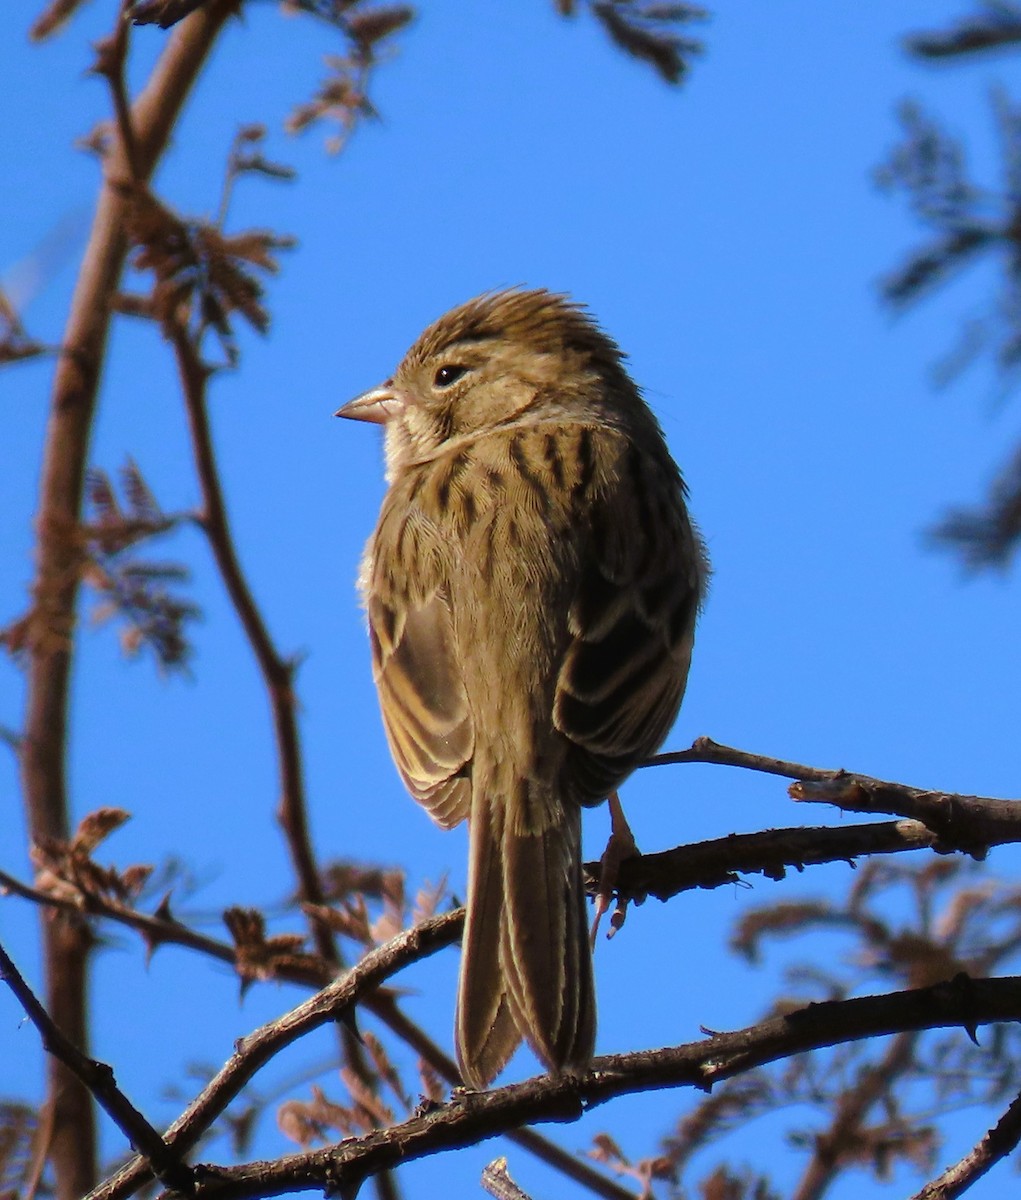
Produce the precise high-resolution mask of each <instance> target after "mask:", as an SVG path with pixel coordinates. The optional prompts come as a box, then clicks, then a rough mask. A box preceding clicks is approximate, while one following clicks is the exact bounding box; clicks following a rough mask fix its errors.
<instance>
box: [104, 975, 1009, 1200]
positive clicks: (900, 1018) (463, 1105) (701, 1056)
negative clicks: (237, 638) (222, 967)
mask: <svg viewBox="0 0 1021 1200" xmlns="http://www.w3.org/2000/svg"><path fill="white" fill-rule="evenodd" d="M356 970H357V968H356ZM339 986H342V985H339ZM322 995H325V993H323V994H322ZM318 999H319V998H314V999H313V1000H312V1001H309V1002H308V1003H307V1004H306V1005H304V1006H302V1008H301V1009H298V1010H295V1013H294V1014H289V1015H288V1016H287V1017H285V1018H283V1019H282V1021H281V1022H275V1023H274V1024H273V1026H266V1027H264V1029H263V1030H259V1031H257V1032H256V1033H255V1034H253V1035H252V1038H250V1039H247V1040H246V1041H245V1042H243V1043H242V1046H241V1049H240V1050H239V1052H238V1054H237V1055H235V1059H237V1058H239V1057H242V1056H244V1057H247V1056H248V1054H249V1053H250V1051H249V1046H250V1045H251V1044H253V1042H259V1041H260V1040H261V1039H263V1038H270V1037H278V1036H280V1034H279V1032H278V1031H279V1030H281V1029H283V1028H285V1027H286V1028H287V1029H288V1030H289V1032H290V1031H294V1028H295V1025H296V1024H299V1023H303V1022H306V1021H308V1020H309V1019H310V1018H309V1017H308V1016H306V1015H302V1016H300V1017H299V1016H297V1015H296V1014H299V1013H307V1012H308V1011H309V1007H310V1006H313V1005H315V1004H316V1002H317V1000H318ZM319 1015H321V1014H319ZM1019 1017H1021V978H1017V977H1009V978H1002V979H984V980H972V979H970V978H968V977H967V976H965V975H959V976H958V977H957V978H956V979H954V980H952V981H950V982H947V983H941V984H937V985H935V986H933V987H927V988H918V989H913V990H911V991H905V992H897V993H893V994H891V995H886V996H866V997H861V998H857V999H853V1000H838V1001H826V1002H823V1003H819V1004H811V1005H809V1006H808V1007H806V1008H801V1009H797V1010H795V1011H793V1012H788V1013H786V1014H784V1015H782V1016H778V1017H774V1018H771V1019H769V1020H766V1021H763V1022H761V1023H759V1024H757V1025H753V1026H750V1027H748V1028H746V1029H743V1030H739V1031H737V1032H735V1033H718V1034H714V1035H712V1036H711V1037H709V1038H706V1039H704V1040H702V1041H700V1042H695V1043H690V1044H687V1045H683V1046H676V1047H670V1048H666V1049H662V1050H654V1051H647V1052H641V1053H633V1054H626V1055H613V1056H606V1057H603V1058H597V1059H596V1060H595V1061H594V1062H593V1064H592V1069H591V1071H589V1072H588V1073H587V1074H585V1075H583V1076H580V1077H577V1078H575V1077H571V1076H566V1075H565V1076H559V1077H550V1076H543V1077H537V1078H533V1079H530V1080H527V1081H525V1082H524V1083H520V1084H514V1085H511V1086H509V1087H503V1088H498V1089H495V1090H493V1091H489V1092H482V1093H478V1092H461V1093H458V1094H456V1095H455V1096H454V1097H453V1098H452V1099H451V1101H450V1102H449V1103H448V1104H446V1105H444V1106H442V1108H439V1109H431V1110H430V1111H429V1112H428V1113H425V1114H422V1115H417V1116H413V1117H412V1118H410V1119H409V1120H407V1121H405V1122H403V1123H402V1124H400V1125H396V1126H393V1127H391V1128H389V1129H385V1130H378V1131H374V1132H373V1133H370V1134H368V1135H367V1136H365V1137H363V1138H348V1139H346V1140H345V1141H343V1142H341V1143H339V1144H337V1145H335V1146H329V1147H326V1148H325V1149H322V1150H318V1151H314V1152H310V1153H304V1154H296V1155H290V1156H286V1157H283V1158H280V1159H277V1160H275V1161H274V1162H272V1163H266V1162H258V1163H247V1164H242V1165H240V1166H236V1167H223V1166H215V1167H213V1166H205V1167H203V1170H202V1176H201V1178H200V1179H198V1180H197V1182H196V1191H195V1195H196V1197H197V1200H214V1198H215V1200H233V1198H241V1197H246V1198H249V1200H254V1198H256V1197H260V1196H270V1195H278V1194H280V1193H281V1192H285V1191H302V1190H308V1189H315V1190H321V1189H323V1188H325V1187H327V1186H329V1187H331V1188H333V1189H338V1190H345V1189H348V1188H350V1189H354V1188H356V1187H357V1186H358V1185H359V1184H360V1183H362V1182H363V1181H364V1180H365V1179H367V1178H370V1177H371V1176H372V1175H374V1174H375V1173H376V1172H378V1171H381V1170H385V1169H388V1168H390V1167H392V1166H395V1165H397V1164H398V1163H401V1162H408V1161H411V1160H414V1159H417V1158H421V1157H423V1156H425V1155H430V1154H435V1153H438V1152H441V1151H444V1150H450V1149H455V1148H459V1147H462V1146H467V1145H474V1144H477V1143H478V1142H480V1141H483V1140H486V1139H488V1138H491V1137H494V1136H496V1135H498V1134H501V1133H506V1132H508V1131H509V1130H511V1129H514V1128H516V1127H517V1126H519V1125H522V1124H525V1123H530V1122H533V1121H574V1120H577V1119H578V1118H579V1117H580V1116H581V1115H582V1114H583V1113H584V1112H587V1111H589V1110H591V1109H592V1108H594V1107H595V1106H597V1105H600V1104H604V1103H606V1102H607V1101H608V1100H611V1099H613V1098H615V1097H616V1096H620V1095H625V1094H630V1093H635V1092H644V1091H649V1090H658V1089H661V1088H672V1087H682V1086H688V1087H696V1088H699V1089H701V1090H705V1089H707V1088H709V1087H711V1086H712V1085H713V1084H714V1083H717V1082H719V1081H722V1080H724V1079H729V1078H732V1077H733V1076H735V1075H739V1074H743V1073H745V1072H747V1071H749V1070H751V1069H753V1068H754V1067H758V1066H762V1065H763V1064H765V1063H769V1062H775V1061H777V1060H778V1059H782V1058H788V1057H790V1056H792V1055H796V1054H802V1053H804V1052H806V1051H809V1050H813V1049H818V1048H820V1047H823V1046H832V1045H839V1044H843V1043H847V1042H852V1041H858V1040H861V1039H864V1038H873V1037H879V1036H883V1035H886V1034H892V1033H898V1032H905V1031H909V1030H922V1029H936V1028H948V1027H951V1028H952V1027H955V1026H962V1027H964V1028H966V1029H973V1028H976V1027H977V1026H979V1025H985V1024H988V1023H992V1022H1003V1021H1016V1020H1018V1018H1019ZM323 1019H328V1018H323ZM270 1031H272V1032H270ZM295 1036H296V1034H295ZM233 1062H234V1060H232V1063H233ZM227 1069H230V1065H228V1068H227ZM167 1141H168V1142H169V1143H170V1144H171V1145H174V1144H175V1143H174V1141H173V1139H172V1138H171V1136H170V1133H169V1131H168V1134H167ZM121 1178H122V1177H117V1178H116V1179H115V1180H111V1181H109V1182H108V1183H106V1184H104V1185H102V1187H100V1188H98V1189H96V1191H95V1192H94V1193H93V1195H92V1196H91V1197H90V1200H118V1198H119V1197H122V1196H125V1195H128V1194H129V1189H128V1188H127V1187H126V1186H125V1185H124V1184H122V1183H121V1182H120V1180H121Z"/></svg>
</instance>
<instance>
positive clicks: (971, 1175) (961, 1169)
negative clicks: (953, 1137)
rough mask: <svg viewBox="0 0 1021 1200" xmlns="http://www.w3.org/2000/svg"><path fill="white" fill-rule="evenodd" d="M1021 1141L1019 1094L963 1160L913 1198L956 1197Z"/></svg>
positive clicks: (941, 1199)
mask: <svg viewBox="0 0 1021 1200" xmlns="http://www.w3.org/2000/svg"><path fill="white" fill-rule="evenodd" d="M1018 1142H1021V1096H1018V1097H1017V1098H1016V1099H1015V1100H1014V1101H1013V1102H1012V1103H1011V1105H1010V1107H1009V1108H1008V1109H1007V1111H1006V1112H1005V1113H1004V1114H1003V1116H1002V1117H1001V1118H1000V1119H999V1121H997V1122H996V1125H995V1126H994V1127H993V1128H992V1129H990V1130H989V1132H988V1133H987V1134H986V1135H985V1137H984V1138H983V1139H982V1140H981V1141H980V1142H979V1144H978V1145H977V1146H976V1147H975V1148H974V1149H973V1150H971V1151H969V1152H968V1153H967V1154H966V1155H965V1156H964V1158H962V1159H961V1160H960V1162H957V1163H954V1165H953V1166H952V1167H947V1169H946V1170H945V1171H944V1172H943V1174H942V1175H940V1176H939V1178H938V1179H933V1180H932V1181H931V1182H930V1183H927V1184H926V1185H925V1187H923V1188H922V1190H921V1191H920V1192H916V1193H915V1194H914V1196H912V1197H911V1200H954V1197H956V1196H961V1195H963V1194H964V1193H965V1192H966V1191H967V1190H968V1189H969V1188H970V1187H971V1186H972V1184H973V1183H975V1181H976V1180H978V1179H981V1178H982V1176H983V1175H985V1173H986V1172H987V1171H988V1170H989V1169H990V1168H991V1167H994V1166H996V1164H997V1163H998V1162H999V1161H1000V1160H1001V1159H1003V1158H1006V1156H1007V1155H1008V1154H1010V1152H1011V1151H1012V1150H1014V1149H1015V1148H1016V1146H1017V1145H1018Z"/></svg>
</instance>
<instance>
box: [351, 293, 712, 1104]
mask: <svg viewBox="0 0 1021 1200" xmlns="http://www.w3.org/2000/svg"><path fill="white" fill-rule="evenodd" d="M622 360H623V355H622V354H621V352H620V350H619V349H618V348H617V346H616V345H615V344H614V343H613V341H611V339H610V338H609V337H607V336H606V334H604V333H603V332H602V331H601V330H600V329H599V328H598V326H597V325H596V324H595V323H594V321H593V320H592V319H591V318H590V317H589V316H588V314H587V313H586V312H585V310H584V309H583V308H581V307H579V306H578V305H576V304H573V303H571V302H570V301H569V300H567V299H566V298H565V297H563V296H557V295H553V294H551V293H549V292H546V291H517V290H512V291H504V292H497V293H493V294H488V295H484V296H481V297H479V298H478V299H475V300H471V301H469V302H468V303H467V304H464V305H461V306H460V307H459V308H455V309H452V310H451V311H450V312H448V313H447V314H446V315H445V316H443V317H441V318H440V319H439V320H438V321H436V322H435V323H434V324H433V325H431V326H429V328H428V329H427V330H426V331H425V332H424V333H423V334H422V335H421V337H420V338H419V339H418V341H416V342H415V344H414V345H413V346H412V347H411V349H410V350H409V351H408V353H407V354H406V355H405V357H404V359H403V361H402V362H401V364H400V366H399V367H398V368H397V370H396V372H395V373H394V375H393V377H392V378H390V379H388V380H387V381H386V383H384V384H382V385H381V386H380V387H377V388H374V389H373V390H372V391H369V392H366V393H365V394H364V395H362V396H359V397H358V398H357V399H355V400H352V401H351V402H350V403H349V404H346V405H345V406H344V407H343V408H342V409H340V411H339V413H338V415H339V416H344V417H351V418H354V419H356V420H361V421H372V422H376V423H379V424H382V425H384V427H385V430H386V477H387V481H388V483H389V485H390V486H389V490H388V491H387V493H386V497H385V499H384V500H383V506H382V510H381V511H380V514H379V521H378V523H377V525H376V529H375V532H374V533H373V535H372V537H371V538H370V540H369V543H368V546H367V548H366V551H365V558H364V561H363V564H362V571H361V578H360V587H361V591H362V595H363V597H364V602H365V607H366V609H367V612H368V623H369V635H370V638H371V642H372V658H373V669H374V674H375V680H376V687H377V689H378V692H379V701H380V707H381V709H382V713H383V722H384V724H385V726H386V733H387V737H388V739H389V743H390V749H391V751H392V753H393V757H394V761H395V762H396V764H397V769H398V770H399V771H400V774H401V777H402V778H403V780H404V782H405V784H406V785H407V787H408V789H409V791H410V792H411V794H412V795H413V796H414V797H415V799H416V800H418V801H419V803H421V804H422V805H424V806H425V808H426V809H427V810H428V811H429V813H430V814H431V816H432V817H433V819H434V820H435V821H437V822H438V823H439V824H440V825H441V826H443V827H444V828H451V827H452V826H454V825H456V824H458V822H460V821H462V820H464V819H465V818H467V820H468V827H469V843H470V855H469V865H468V901H467V918H466V923H465V931H464V939H463V956H462V960H461V975H460V984H459V990H458V1007H457V1052H458V1058H459V1061H460V1065H461V1070H462V1073H463V1075H464V1078H465V1080H466V1081H467V1082H468V1083H469V1084H471V1085H472V1086H474V1087H483V1086H485V1085H486V1084H487V1083H489V1081H490V1080H492V1079H493V1078H494V1077H495V1076H496V1075H497V1074H498V1073H499V1072H500V1071H501V1070H502V1068H503V1067H504V1065H505V1064H506V1062H507V1060H508V1059H509V1058H510V1056H511V1054H512V1053H513V1051H514V1049H515V1047H516V1046H517V1045H518V1043H519V1042H520V1041H521V1039H522V1038H524V1039H525V1040H526V1041H527V1042H528V1044H529V1045H530V1046H531V1047H532V1049H533V1050H534V1051H535V1053H536V1054H537V1055H538V1057H539V1058H540V1059H541V1060H542V1062H543V1063H544V1064H545V1065H546V1066H547V1067H548V1068H550V1069H552V1070H554V1071H562V1070H570V1071H581V1070H584V1069H585V1068H586V1067H587V1065H588V1063H589V1061H590V1059H591V1057H592V1052H593V1044H594V1039H595V1027H596V1005H595V995H594V989H593V979H592V962H591V953H590V949H589V942H588V934H587V928H586V925H587V922H586V914H585V897H584V891H583V886H582V875H581V806H582V805H592V804H596V803H598V802H599V801H601V800H603V799H605V798H606V797H607V795H608V794H609V793H610V792H611V791H613V790H614V789H615V788H616V787H617V786H618V785H619V784H620V783H621V782H622V780H623V779H624V778H625V777H626V776H627V775H628V774H630V772H631V771H632V770H633V769H634V767H635V766H636V765H637V764H638V763H639V762H641V761H642V760H643V759H644V758H646V757H647V756H648V755H650V754H651V753H652V752H653V751H655V749H656V748H657V747H658V746H659V744H660V742H661V741H662V740H663V738H664V736H665V735H666V733H667V731H668V730H669V728H670V726H671V725H672V723H673V721H674V718H675V717H676V715H677V710H678V708H679V706H680V703H681V697H682V696H683V694H684V686H685V681H686V679H687V674H688V664H689V660H690V657H691V647H692V639H693V634H694V628H695V617H696V614H697V612H698V608H699V604H700V602H701V598H702V594H703V591H704V587H705V580H706V576H707V565H706V560H705V554H704V550H703V547H702V543H701V540H700V538H699V536H698V533H697V532H696V530H695V528H694V527H693V525H692V523H691V521H690V519H689V517H688V514H687V510H686V508H685V502H684V501H685V487H684V483H683V482H682V480H681V475H680V472H679V471H678V469H677V467H676V465H675V464H674V462H673V460H672V459H671V457H670V455H669V453H668V451H667V448H666V444H665V443H664V440H663V435H662V433H661V431H660V428H659V425H658V424H657V422H656V419H655V417H654V416H653V415H652V413H651V412H650V410H649V408H648V407H647V406H646V404H645V402H644V401H643V400H642V397H641V394H640V393H639V390H638V388H637V387H636V386H635V384H634V383H633V382H632V380H631V379H630V377H629V376H628V374H627V372H626V371H625V369H624V366H623V361H622Z"/></svg>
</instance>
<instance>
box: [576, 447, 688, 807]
mask: <svg viewBox="0 0 1021 1200" xmlns="http://www.w3.org/2000/svg"><path fill="white" fill-rule="evenodd" d="M583 562H584V563H585V567H584V569H583V571H582V572H581V576H580V579H579V583H578V586H577V589H576V592H575V595H574V597H573V598H572V601H571V605H570V609H569V612H568V631H569V635H570V641H569V644H568V647H567V651H566V653H565V655H564V658H563V662H562V665H561V669H560V673H559V677H558V680H557V688H556V697H555V702H554V714H553V716H554V723H555V724H556V727H557V728H558V729H559V730H560V731H561V733H563V734H564V735H565V736H566V737H567V738H568V739H569V741H570V743H571V750H570V752H569V754H568V762H567V764H566V770H565V772H564V776H565V778H566V779H567V780H569V781H570V782H572V783H573V784H574V786H575V789H576V791H577V798H578V799H579V800H580V801H581V802H582V803H586V804H592V803H596V802H598V801H599V800H601V799H603V798H605V796H606V795H607V794H608V793H609V792H610V791H611V790H613V789H614V788H615V787H617V786H618V785H619V783H620V782H621V781H622V780H623V778H624V777H625V776H626V775H627V774H628V773H629V772H630V771H631V770H632V769H633V768H634V767H635V766H636V765H637V763H638V762H640V761H641V760H642V759H643V758H645V757H647V756H648V755H649V754H651V753H652V752H653V751H654V750H655V749H656V747H658V746H659V744H660V742H661V741H662V740H663V738H664V737H665V736H666V734H667V732H668V731H669V729H670V726H671V724H672V723H673V721H674V719H675V718H676V716H677V711H678V708H679V707H680V703H681V699H682V697H683V695H684V687H685V683H686V680H687V674H688V665H689V662H690V658H691V645H692V639H693V636H694V626H695V617H696V615H697V611H698V606H699V603H700V599H701V594H702V589H703V586H704V576H705V567H704V554H703V550H702V546H701V543H700V541H699V539H698V535H697V533H696V532H695V531H694V529H693V527H692V525H691V522H690V520H689V518H688V515H687V511H686V509H685V506H684V496H683V486H682V484H681V481H680V478H679V476H677V474H676V472H675V471H674V470H673V469H672V464H669V465H666V464H661V463H659V462H657V461H656V460H655V459H654V458H653V457H652V456H650V455H648V454H645V453H643V452H642V451H640V450H639V449H637V448H635V447H632V448H631V449H630V450H629V451H628V453H627V454H626V455H625V460H624V462H623V464H622V469H621V471H620V472H619V474H618V478H617V482H616V486H614V487H612V488H610V489H609V490H608V491H607V493H606V494H605V495H604V496H603V497H602V498H600V499H599V500H598V501H597V502H596V503H595V507H594V509H593V511H592V513H591V516H590V538H589V544H588V546H587V554H586V555H585V556H584V558H583Z"/></svg>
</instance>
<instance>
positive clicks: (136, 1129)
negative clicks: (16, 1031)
mask: <svg viewBox="0 0 1021 1200" xmlns="http://www.w3.org/2000/svg"><path fill="white" fill-rule="evenodd" d="M0 980H3V982H4V983H6V984H7V986H8V987H9V988H10V989H11V991H12V992H13V993H14V995H15V996H16V997H17V999H18V1002H19V1003H20V1004H21V1007H22V1008H23V1009H24V1010H25V1013H26V1014H27V1016H28V1019H29V1020H30V1021H31V1022H32V1024H33V1025H34V1026H35V1027H36V1029H37V1030H38V1031H39V1036H40V1037H41V1038H42V1041H43V1046H44V1047H45V1049H46V1051H47V1052H48V1053H49V1054H52V1055H53V1056H54V1057H55V1058H58V1059H59V1060H60V1061H61V1062H62V1063H63V1064H64V1065H65V1066H66V1067H67V1068H68V1069H69V1070H70V1071H71V1072H72V1073H73V1074H74V1075H75V1076H76V1077H77V1078H78V1079H80V1080H81V1082H82V1083H83V1084H84V1085H85V1087H87V1088H88V1090H89V1091H90V1092H91V1093H92V1095H93V1096H95V1098H96V1099H97V1100H98V1101H99V1103H100V1104H101V1105H102V1106H103V1108H104V1110H105V1111H106V1112H107V1114H108V1115H109V1116H110V1117H111V1118H112V1119H113V1121H114V1122H115V1123H116V1125H117V1128H118V1129H120V1131H121V1132H122V1133H123V1134H124V1136H125V1137H126V1138H127V1139H128V1141H129V1142H130V1143H131V1144H132V1146H134V1147H135V1148H136V1149H137V1150H138V1152H139V1153H140V1154H142V1155H143V1156H144V1157H145V1159H146V1161H147V1162H148V1163H149V1165H150V1166H151V1167H152V1170H153V1173H154V1174H155V1175H156V1177H157V1178H158V1179H159V1180H160V1182H161V1183H163V1184H165V1185H166V1186H167V1187H168V1188H170V1189H171V1190H184V1191H190V1190H191V1171H189V1170H188V1169H186V1168H185V1167H184V1166H183V1165H182V1163H181V1160H180V1159H179V1158H178V1157H177V1155H175V1154H174V1153H173V1152H172V1151H171V1150H170V1148H169V1147H168V1146H167V1144H166V1142H165V1141H164V1140H163V1139H162V1138H161V1137H160V1135H159V1134H158V1133H157V1132H156V1130H155V1129H153V1127H152V1126H151V1125H150V1124H149V1122H148V1121H147V1120H146V1119H145V1117H144V1116H143V1115H142V1114H141V1113H140V1112H139V1111H138V1109H137V1108H135V1106H134V1105H133V1104H132V1103H131V1101H130V1100H129V1099H128V1098H127V1096H125V1095H124V1093H123V1092H122V1091H121V1090H120V1088H119V1087H118V1086H117V1082H116V1080H115V1079H114V1073H113V1070H112V1069H111V1068H110V1067H109V1066H108V1065H107V1064H106V1063H102V1062H98V1061H97V1060H96V1059H93V1058H88V1057H87V1056H86V1055H84V1054H82V1052H81V1051H80V1050H79V1049H78V1047H77V1046H75V1045H73V1044H72V1043H71V1042H70V1041H68V1039H67V1038H66V1037H64V1035H63V1034H62V1033H61V1032H60V1030H59V1029H58V1028H57V1026H56V1025H55V1024H54V1023H53V1021H52V1020H51V1019H50V1015H49V1013H47V1011H46V1010H45V1009H44V1008H43V1006H42V1005H41V1004H40V1003H39V1001H38V1000H37V999H36V996H35V993H34V992H33V991H32V989H31V988H30V987H29V986H28V984H27V983H26V982H25V979H24V978H23V976H22V975H21V973H20V971H19V970H18V968H17V967H16V966H15V965H14V963H13V961H12V960H11V958H10V956H9V955H8V953H7V951H6V950H5V949H4V948H3V946H2V945H0Z"/></svg>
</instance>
